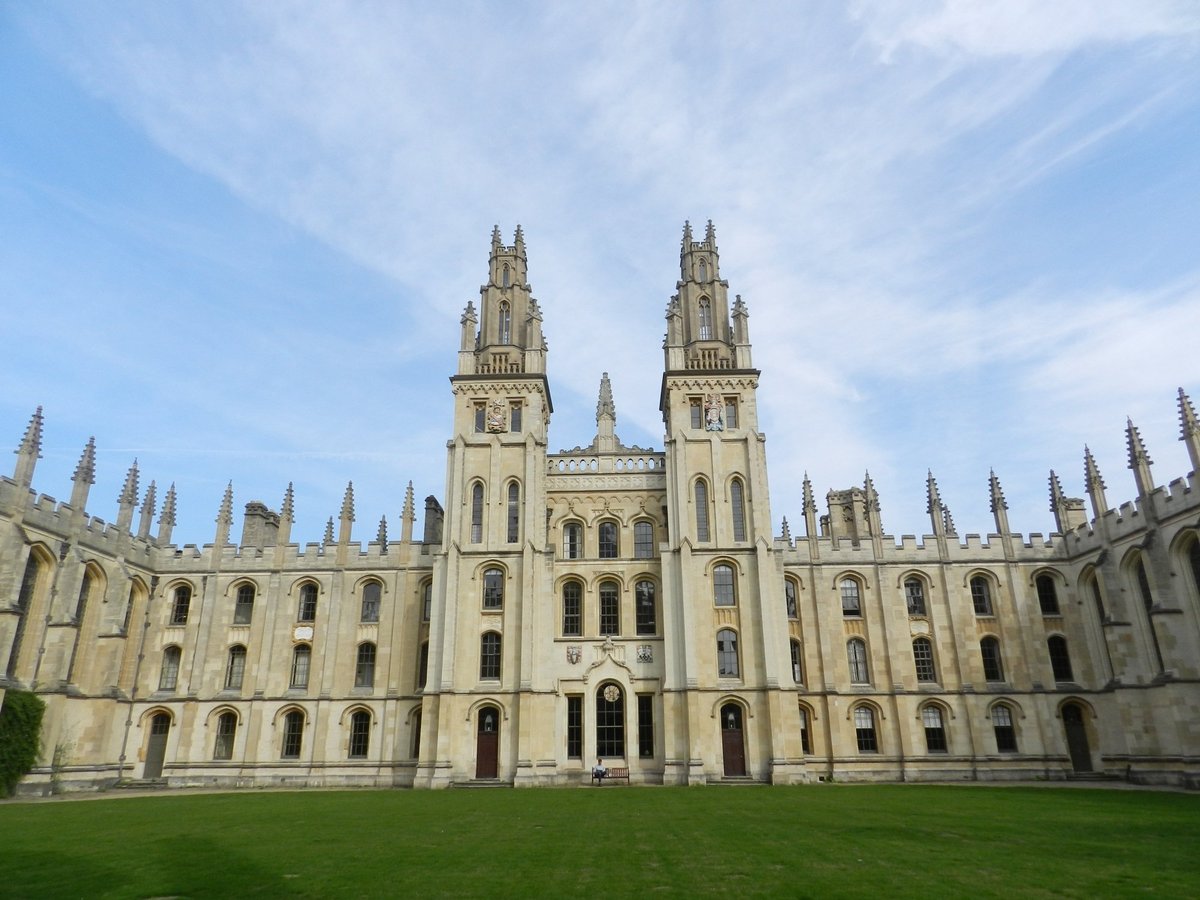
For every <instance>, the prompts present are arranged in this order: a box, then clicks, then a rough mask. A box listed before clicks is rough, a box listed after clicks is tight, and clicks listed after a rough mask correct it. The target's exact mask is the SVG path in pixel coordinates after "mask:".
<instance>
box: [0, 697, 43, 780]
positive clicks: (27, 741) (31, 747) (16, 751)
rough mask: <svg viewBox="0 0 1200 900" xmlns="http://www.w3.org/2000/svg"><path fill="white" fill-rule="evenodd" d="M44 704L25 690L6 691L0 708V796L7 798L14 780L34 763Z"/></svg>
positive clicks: (22, 775)
mask: <svg viewBox="0 0 1200 900" xmlns="http://www.w3.org/2000/svg"><path fill="white" fill-rule="evenodd" d="M45 711H46V704H45V703H43V702H42V701H41V700H40V699H39V698H38V697H36V696H34V695H33V694H31V693H29V692H28V691H11V690H10V691H8V692H7V693H6V694H5V695H4V706H3V707H2V708H0V795H2V796H5V797H11V796H12V794H13V792H14V791H15V790H16V788H17V782H18V781H20V780H21V779H22V778H24V777H25V775H27V774H28V773H29V770H30V769H32V768H33V764H34V763H36V762H37V758H38V747H39V745H40V741H39V740H38V738H39V736H40V734H41V731H42V713H44V712H45Z"/></svg>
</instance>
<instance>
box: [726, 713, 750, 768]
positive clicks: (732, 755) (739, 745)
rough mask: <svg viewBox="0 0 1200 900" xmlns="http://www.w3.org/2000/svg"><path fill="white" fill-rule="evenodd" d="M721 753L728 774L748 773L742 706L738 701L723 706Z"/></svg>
mask: <svg viewBox="0 0 1200 900" xmlns="http://www.w3.org/2000/svg"><path fill="white" fill-rule="evenodd" d="M721 754H722V757H723V758H724V760H725V774H726V775H733V776H737V775H745V774H746V743H745V741H744V739H743V737H742V708H741V707H740V706H738V705H737V704H736V703H726V704H725V705H724V706H723V707H721Z"/></svg>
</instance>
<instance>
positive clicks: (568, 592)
mask: <svg viewBox="0 0 1200 900" xmlns="http://www.w3.org/2000/svg"><path fill="white" fill-rule="evenodd" d="M562 604H563V625H562V630H563V637H579V636H580V635H582V634H583V587H582V586H581V585H580V584H579V582H578V581H568V582H566V583H565V584H564V585H563V589H562Z"/></svg>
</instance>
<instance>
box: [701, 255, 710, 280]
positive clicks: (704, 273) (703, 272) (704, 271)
mask: <svg viewBox="0 0 1200 900" xmlns="http://www.w3.org/2000/svg"><path fill="white" fill-rule="evenodd" d="M700 281H702V282H703V281H708V265H707V264H706V263H705V262H704V260H700Z"/></svg>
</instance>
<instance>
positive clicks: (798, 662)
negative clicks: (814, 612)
mask: <svg viewBox="0 0 1200 900" xmlns="http://www.w3.org/2000/svg"><path fill="white" fill-rule="evenodd" d="M791 648H792V681H794V682H796V684H804V657H803V655H802V654H801V652H800V642H799V641H798V640H796V639H795V638H793V639H792V641H791Z"/></svg>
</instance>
